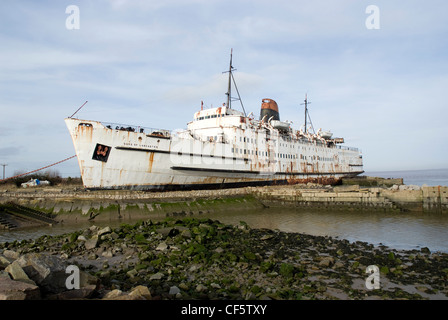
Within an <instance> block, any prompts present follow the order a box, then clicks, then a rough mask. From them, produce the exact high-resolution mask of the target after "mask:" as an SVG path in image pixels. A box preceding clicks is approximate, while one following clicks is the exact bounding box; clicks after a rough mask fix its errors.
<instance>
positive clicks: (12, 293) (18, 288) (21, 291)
mask: <svg viewBox="0 0 448 320" xmlns="http://www.w3.org/2000/svg"><path fill="white" fill-rule="evenodd" d="M40 298H41V295H40V290H39V287H38V286H36V285H33V284H30V283H25V282H22V281H15V280H12V279H9V278H7V277H0V300H39V299H40Z"/></svg>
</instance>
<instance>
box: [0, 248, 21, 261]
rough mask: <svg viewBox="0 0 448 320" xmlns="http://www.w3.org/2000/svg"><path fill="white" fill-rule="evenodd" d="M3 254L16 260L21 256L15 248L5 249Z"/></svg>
mask: <svg viewBox="0 0 448 320" xmlns="http://www.w3.org/2000/svg"><path fill="white" fill-rule="evenodd" d="M3 256H5V258H7V259H10V260H16V259H18V258H19V256H20V254H19V253H17V252H15V251H14V250H4V251H3Z"/></svg>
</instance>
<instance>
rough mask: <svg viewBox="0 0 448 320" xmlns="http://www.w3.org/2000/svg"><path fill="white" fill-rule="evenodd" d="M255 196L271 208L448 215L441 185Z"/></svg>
mask: <svg viewBox="0 0 448 320" xmlns="http://www.w3.org/2000/svg"><path fill="white" fill-rule="evenodd" d="M254 196H255V197H256V198H257V199H260V200H262V201H267V202H269V204H270V205H273V204H278V205H294V206H299V207H312V208H322V209H337V208H341V209H345V210H346V209H356V210H357V209H374V210H378V209H379V210H392V211H398V212H400V211H415V212H440V213H448V187H441V186H437V187H421V188H420V187H415V186H399V187H398V186H395V187H391V188H379V187H374V188H362V187H360V186H358V185H347V186H345V185H343V186H336V187H333V188H331V187H328V188H318V189H312V188H306V187H303V186H299V185H298V186H287V187H281V186H279V187H269V188H256V190H254Z"/></svg>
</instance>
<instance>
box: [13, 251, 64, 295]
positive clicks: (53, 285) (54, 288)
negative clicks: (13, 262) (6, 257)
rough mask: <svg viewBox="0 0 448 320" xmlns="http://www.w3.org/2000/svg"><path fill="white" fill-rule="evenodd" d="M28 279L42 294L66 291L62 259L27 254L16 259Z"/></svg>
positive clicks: (38, 254)
mask: <svg viewBox="0 0 448 320" xmlns="http://www.w3.org/2000/svg"><path fill="white" fill-rule="evenodd" d="M17 262H18V263H19V265H20V266H21V267H22V269H23V271H25V273H26V274H27V275H28V277H29V278H30V279H31V280H33V281H34V282H35V283H36V284H37V285H38V286H40V288H41V290H42V291H43V292H51V293H59V292H61V291H65V290H66V286H65V280H66V279H67V276H68V274H66V273H65V269H66V266H65V263H64V262H63V260H62V259H60V258H58V257H56V256H52V255H46V254H40V253H27V254H25V255H23V256H21V257H20V258H19V259H17Z"/></svg>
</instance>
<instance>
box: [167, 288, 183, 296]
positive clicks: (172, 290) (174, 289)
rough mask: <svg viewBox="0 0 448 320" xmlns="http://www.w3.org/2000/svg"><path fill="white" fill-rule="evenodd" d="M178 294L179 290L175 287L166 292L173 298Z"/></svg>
mask: <svg viewBox="0 0 448 320" xmlns="http://www.w3.org/2000/svg"><path fill="white" fill-rule="evenodd" d="M178 293H180V289H179V288H178V287H176V286H172V287H170V291H169V292H168V294H170V295H173V296H174V295H176V294H178Z"/></svg>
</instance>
